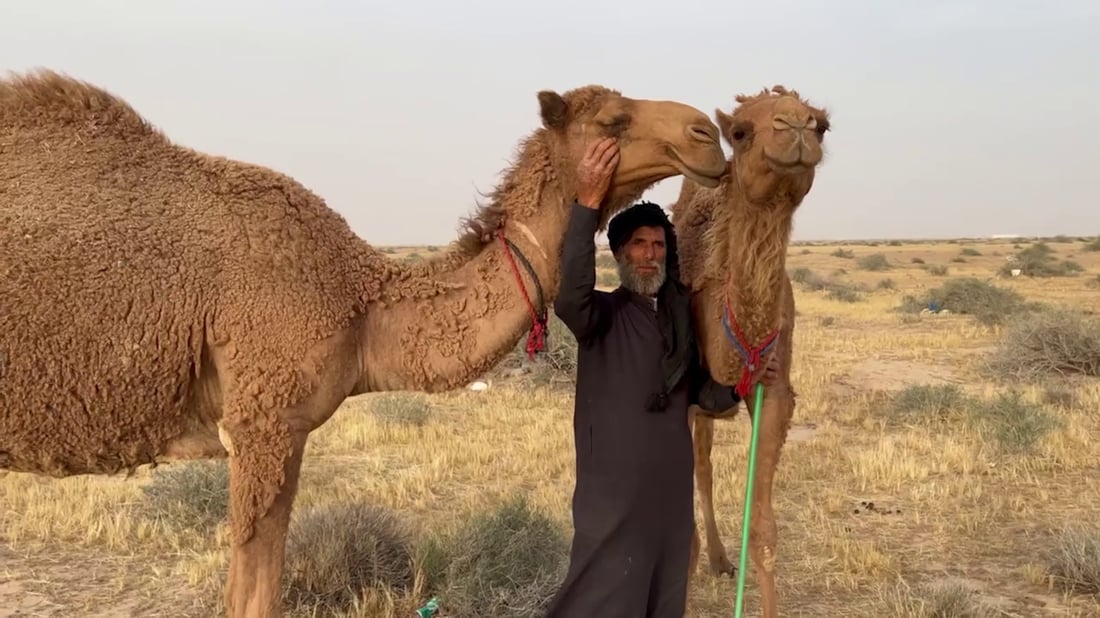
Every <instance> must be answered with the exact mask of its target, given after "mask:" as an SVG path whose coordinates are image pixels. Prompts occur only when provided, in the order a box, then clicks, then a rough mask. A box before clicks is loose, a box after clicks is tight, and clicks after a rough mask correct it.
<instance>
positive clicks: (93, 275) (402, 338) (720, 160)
mask: <svg viewBox="0 0 1100 618" xmlns="http://www.w3.org/2000/svg"><path fill="white" fill-rule="evenodd" d="M538 100H539V105H540V109H541V118H542V125H543V126H542V127H541V128H539V129H537V130H535V131H534V132H533V133H532V134H530V135H529V136H528V137H527V138H526V139H524V140H523V142H522V144H521V147H520V149H519V152H518V153H517V154H518V161H517V162H516V163H515V165H513V166H512V167H511V168H510V169H508V170H507V171H506V172H505V173H504V178H503V179H502V181H501V183H500V184H499V185H498V187H497V188H496V190H495V191H494V192H493V194H492V195H491V200H490V203H489V204H488V205H486V206H485V207H484V208H482V209H481V210H480V211H479V212H478V214H477V215H476V217H475V218H474V219H473V220H471V221H469V222H468V225H467V230H466V232H465V233H464V234H463V235H462V236H461V238H460V239H459V240H458V241H456V242H455V243H454V245H452V247H450V248H449V249H448V251H447V252H446V253H445V254H444V255H443V256H441V257H439V258H437V259H432V260H429V261H426V262H423V263H418V264H413V265H409V264H403V263H400V262H396V261H393V260H390V259H387V258H386V256H385V255H383V254H382V253H381V252H379V251H377V250H375V249H374V248H372V247H371V246H370V245H368V244H367V243H366V242H364V241H363V240H362V239H360V238H358V237H357V236H355V235H354V234H353V233H352V231H351V230H350V228H349V227H348V225H347V223H346V221H345V220H344V219H343V217H341V216H340V215H338V214H337V213H335V212H334V211H333V210H331V209H330V208H329V207H328V206H327V205H326V204H325V202H324V201H323V200H322V199H321V198H320V197H318V196H317V195H315V194H314V193H312V192H310V191H309V190H307V189H306V188H305V187H303V186H302V185H301V184H299V183H297V182H295V181H294V180H293V179H291V178H289V177H288V176H286V175H283V174H280V173H278V172H275V171H272V170H270V169H266V168H263V167H259V166H256V165H251V164H248V163H243V162H238V161H233V160H230V159H226V158H222V157H213V156H208V155H205V154H202V153H199V152H196V151H194V150H191V149H188V148H185V147H182V146H179V145H176V144H174V143H172V142H171V141H170V140H169V139H168V138H167V137H165V136H164V135H163V134H162V133H160V132H159V131H157V130H156V129H154V128H153V127H152V126H150V125H149V124H148V123H147V121H145V120H144V119H143V118H142V117H141V116H140V115H139V114H138V113H137V112H136V111H134V110H133V109H132V108H131V107H130V106H129V105H128V104H127V103H125V102H124V101H123V100H121V99H119V98H117V97H115V96H113V95H111V94H109V93H108V92H106V91H104V90H101V89H99V88H97V87H95V86H93V85H90V84H87V83H84V82H79V81H77V80H74V79H70V78H68V77H64V76H61V75H58V74H56V73H52V72H40V73H36V74H30V75H25V76H18V77H12V78H8V79H4V80H0V170H3V180H2V181H0V298H2V299H3V301H2V307H3V310H2V311H0V470H10V471H15V472H29V473H37V474H44V475H52V476H55V477H64V476H71V475H77V474H111V473H115V472H117V471H119V470H129V471H132V470H133V469H135V468H136V467H138V466H141V465H145V464H156V463H159V462H165V461H170V460H177V459H203V458H221V457H226V456H228V458H229V469H230V483H229V484H230V505H229V511H230V514H229V521H230V524H231V541H232V546H231V555H230V562H229V576H228V582H227V586H226V589H225V593H224V600H225V605H226V609H227V613H228V615H229V616H231V617H240V616H281V615H282V607H281V603H280V590H281V580H282V574H283V558H284V547H285V537H286V532H287V526H288V523H289V519H290V514H291V507H292V504H293V502H294V496H295V493H296V491H297V486H298V477H299V469H300V465H301V461H302V454H303V451H304V449H305V446H306V441H307V438H308V436H309V435H310V432H312V431H313V430H315V429H317V428H318V427H320V426H321V425H322V424H323V423H325V422H326V421H327V420H328V419H329V418H330V417H331V416H332V415H333V413H334V412H335V411H336V409H337V407H338V406H340V404H341V403H342V402H343V401H344V399H345V398H346V397H348V396H350V395H356V394H359V393H366V392H371V391H383V390H419V391H428V392H436V391H441V390H444V389H451V388H455V387H458V386H461V385H463V384H466V383H468V382H469V381H470V380H472V379H473V378H475V377H477V376H479V375H481V374H482V373H483V372H484V371H485V370H487V369H488V368H490V367H492V366H493V365H495V364H496V363H497V362H499V360H500V359H501V358H503V357H504V356H505V355H506V354H507V353H509V352H510V351H511V350H512V349H514V346H515V344H516V342H517V341H518V339H519V338H520V337H521V336H522V334H523V332H524V331H525V330H526V329H527V328H528V327H530V326H531V325H532V323H533V322H534V321H535V320H536V318H537V320H538V322H536V323H537V324H539V325H540V326H541V325H543V323H542V320H544V319H545V316H546V307H547V305H548V304H549V303H551V302H552V301H553V299H554V297H555V295H556V293H557V287H558V256H559V253H560V249H561V245H562V241H563V238H564V234H565V230H566V226H567V224H568V213H569V201H570V199H571V198H572V195H573V192H574V190H575V185H576V180H575V172H574V170H575V169H576V167H577V161H578V160H579V158H580V156H581V155H582V153H583V151H584V147H585V145H586V143H587V142H589V141H590V140H593V139H598V138H599V137H602V136H604V135H609V134H614V135H618V136H619V137H620V138H622V139H621V142H622V147H621V160H620V163H619V168H618V171H617V172H616V174H615V176H614V177H613V178H612V186H611V189H610V193H609V198H608V200H607V202H605V212H603V213H601V214H602V215H603V218H602V221H603V222H606V220H607V217H609V216H610V214H611V213H613V212H614V211H615V210H616V209H619V208H623V207H625V206H626V205H628V204H630V203H631V202H633V201H634V200H636V199H637V198H638V197H639V196H640V195H641V194H642V192H643V191H644V190H645V189H646V188H648V187H649V186H651V185H652V184H653V183H655V182H657V181H659V180H661V179H664V178H667V177H670V176H674V175H677V174H681V173H682V174H685V175H687V176H689V177H691V178H693V179H695V180H696V181H697V182H700V183H703V184H705V185H708V186H716V185H717V183H718V177H719V176H721V175H722V174H724V173H725V171H726V167H725V162H724V157H723V153H722V149H721V147H720V144H719V141H718V130H717V127H716V126H715V125H714V123H713V122H711V120H710V119H709V118H707V117H706V115H704V114H703V113H702V112H700V111H699V110H697V109H695V108H692V107H689V106H687V105H683V104H680V103H675V102H670V101H647V100H639V99H630V98H627V97H624V96H621V95H620V94H619V93H618V92H616V91H613V90H609V89H607V88H603V87H600V86H586V87H583V88H578V89H575V90H572V91H569V92H566V93H565V94H564V95H559V94H557V93H555V92H551V91H543V92H540V93H539V95H538ZM425 173H430V170H425ZM388 207H394V205H389V206H388ZM397 207H400V205H397ZM536 343H537V341H536Z"/></svg>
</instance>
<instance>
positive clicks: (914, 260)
mask: <svg viewBox="0 0 1100 618" xmlns="http://www.w3.org/2000/svg"><path fill="white" fill-rule="evenodd" d="M909 261H910V262H912V263H914V264H924V258H919V257H915V258H913V259H911V260H909Z"/></svg>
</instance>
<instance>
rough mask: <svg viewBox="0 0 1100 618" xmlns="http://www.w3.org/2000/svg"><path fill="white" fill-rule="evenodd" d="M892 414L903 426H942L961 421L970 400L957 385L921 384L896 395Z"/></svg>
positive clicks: (890, 411)
mask: <svg viewBox="0 0 1100 618" xmlns="http://www.w3.org/2000/svg"><path fill="white" fill-rule="evenodd" d="M891 403H892V405H891V407H890V408H889V413H890V414H891V416H892V418H893V419H894V420H896V421H901V422H904V423H941V422H945V421H948V420H951V419H954V418H959V417H961V416H962V415H963V414H964V413H965V411H966V408H967V406H968V405H970V403H971V400H970V398H969V397H967V395H966V393H964V392H963V391H962V389H960V388H959V387H958V386H955V385H954V384H918V385H914V386H910V387H908V388H905V389H902V390H900V391H898V392H897V394H895V395H894V399H893V401H892V402H891Z"/></svg>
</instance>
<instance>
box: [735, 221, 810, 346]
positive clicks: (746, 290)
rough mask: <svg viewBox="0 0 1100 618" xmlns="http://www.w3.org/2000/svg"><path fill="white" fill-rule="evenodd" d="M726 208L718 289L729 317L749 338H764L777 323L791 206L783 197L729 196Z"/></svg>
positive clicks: (788, 237) (750, 340) (753, 339)
mask: <svg viewBox="0 0 1100 618" xmlns="http://www.w3.org/2000/svg"><path fill="white" fill-rule="evenodd" d="M731 206H732V208H730V209H729V210H728V220H727V222H726V225H725V226H724V227H725V230H726V234H725V240H726V241H727V243H728V244H727V247H726V251H724V252H721V253H724V254H725V256H724V257H725V259H724V260H722V261H723V262H724V263H722V264H718V265H716V266H718V267H719V268H721V269H722V270H719V271H717V272H723V271H724V272H725V273H726V276H725V278H724V288H723V290H722V294H723V296H724V298H725V302H726V303H728V307H729V310H730V312H731V313H732V314H733V315H732V316H731V321H736V323H737V324H738V325H739V326H740V328H741V330H742V331H743V332H744V333H745V336H746V337H747V338H748V340H749V342H750V343H752V344H755V343H756V342H759V341H761V340H763V339H765V338H766V337H767V336H768V335H769V334H771V333H772V332H773V331H774V330H775V329H776V328H777V327H778V323H777V322H776V319H777V317H778V316H779V307H780V303H781V302H782V297H783V289H784V288H783V274H784V271H785V269H786V263H787V245H788V243H789V239H790V234H791V227H792V219H793V214H794V213H793V208H791V207H790V206H788V205H786V204H782V203H767V204H752V203H749V202H747V201H745V200H743V199H742V200H734V201H733V203H732V204H731Z"/></svg>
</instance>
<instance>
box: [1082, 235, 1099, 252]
mask: <svg viewBox="0 0 1100 618" xmlns="http://www.w3.org/2000/svg"><path fill="white" fill-rule="evenodd" d="M1081 250H1082V251H1100V236H1097V237H1096V238H1093V239H1092V240H1090V241H1089V242H1087V243H1085V245H1084V246H1083V247H1081Z"/></svg>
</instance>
